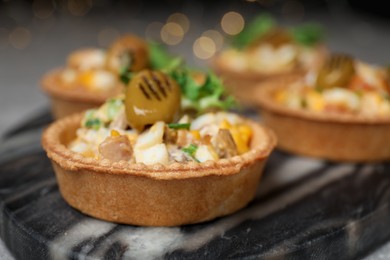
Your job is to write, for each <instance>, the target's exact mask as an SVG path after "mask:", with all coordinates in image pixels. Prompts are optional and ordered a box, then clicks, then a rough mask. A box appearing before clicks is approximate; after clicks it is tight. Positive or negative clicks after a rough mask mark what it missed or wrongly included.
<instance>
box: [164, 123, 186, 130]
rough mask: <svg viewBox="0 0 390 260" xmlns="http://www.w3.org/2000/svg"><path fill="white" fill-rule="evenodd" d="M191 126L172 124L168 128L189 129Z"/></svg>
mask: <svg viewBox="0 0 390 260" xmlns="http://www.w3.org/2000/svg"><path fill="white" fill-rule="evenodd" d="M190 126H191V124H189V123H188V124H178V123H172V124H168V127H169V128H171V129H187V130H188V129H190Z"/></svg>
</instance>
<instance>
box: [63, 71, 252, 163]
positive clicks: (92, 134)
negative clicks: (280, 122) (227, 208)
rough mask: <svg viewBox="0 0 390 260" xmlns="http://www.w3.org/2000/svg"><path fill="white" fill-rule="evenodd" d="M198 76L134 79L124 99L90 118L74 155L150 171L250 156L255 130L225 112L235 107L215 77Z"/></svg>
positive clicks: (145, 74)
mask: <svg viewBox="0 0 390 260" xmlns="http://www.w3.org/2000/svg"><path fill="white" fill-rule="evenodd" d="M198 73H199V72H198ZM198 73H195V72H193V71H190V70H188V69H186V70H184V69H182V68H181V69H178V70H177V71H175V72H172V71H171V72H170V73H163V72H162V71H150V70H143V71H140V72H138V73H136V74H134V75H132V77H131V79H130V80H129V82H128V85H127V87H126V90H125V94H124V95H122V96H118V97H116V98H112V99H109V100H107V102H106V103H105V104H104V105H102V106H101V107H100V108H98V109H93V110H89V111H88V112H86V113H85V116H84V118H83V120H82V122H81V127H80V128H79V129H78V130H77V132H76V138H75V140H73V141H72V142H71V143H70V144H69V148H70V150H72V151H74V152H77V153H80V154H82V155H83V156H85V157H90V158H96V159H108V160H110V161H114V162H115V161H128V162H131V163H144V164H147V165H150V164H156V163H160V164H170V163H174V162H191V161H192V162H199V163H201V162H205V161H208V160H213V161H216V160H219V159H222V158H231V157H233V156H236V155H241V154H243V153H246V152H247V151H249V149H250V142H251V138H252V134H253V133H252V128H251V126H250V125H249V124H248V123H247V122H246V121H245V119H243V118H242V117H240V116H238V115H236V114H233V113H230V112H226V111H223V110H226V109H229V108H231V107H232V106H233V105H234V102H233V100H232V98H230V97H229V96H226V94H225V93H224V89H223V88H222V85H221V82H220V81H219V80H218V79H217V78H216V76H215V75H214V74H212V73H208V74H207V75H204V74H203V77H201V78H202V80H197V78H198ZM171 75H172V76H171ZM199 103H201V104H199Z"/></svg>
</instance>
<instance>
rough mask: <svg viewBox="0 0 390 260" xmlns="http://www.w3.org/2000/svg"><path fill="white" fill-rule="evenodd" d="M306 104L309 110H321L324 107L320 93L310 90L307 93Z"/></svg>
mask: <svg viewBox="0 0 390 260" xmlns="http://www.w3.org/2000/svg"><path fill="white" fill-rule="evenodd" d="M307 105H308V108H309V109H310V110H313V111H318V112H319V111H323V110H324V107H325V103H324V99H323V98H322V96H321V94H320V93H317V92H315V91H310V92H309V93H307Z"/></svg>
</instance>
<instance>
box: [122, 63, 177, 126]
mask: <svg viewBox="0 0 390 260" xmlns="http://www.w3.org/2000/svg"><path fill="white" fill-rule="evenodd" d="M180 97H181V93H180V87H179V85H178V84H177V82H176V81H175V80H173V79H172V78H170V77H169V76H168V75H166V74H164V73H162V72H161V71H151V70H143V71H140V72H139V73H137V75H135V76H134V77H133V79H132V80H131V81H130V83H129V85H128V86H127V88H126V96H125V107H126V118H127V122H128V123H129V125H130V126H131V127H132V128H134V129H136V130H138V131H142V130H143V129H144V127H145V126H146V125H151V124H154V123H155V122H157V121H164V122H166V123H170V122H172V121H173V119H174V117H175V115H176V114H177V113H178V112H179V110H180Z"/></svg>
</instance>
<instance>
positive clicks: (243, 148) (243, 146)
mask: <svg viewBox="0 0 390 260" xmlns="http://www.w3.org/2000/svg"><path fill="white" fill-rule="evenodd" d="M230 133H231V135H232V137H233V140H234V142H235V143H236V146H237V151H238V153H239V154H243V153H245V152H247V151H248V150H249V147H248V144H247V142H245V140H244V139H243V138H242V136H241V133H240V131H239V130H238V128H236V127H235V128H232V129H230Z"/></svg>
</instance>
